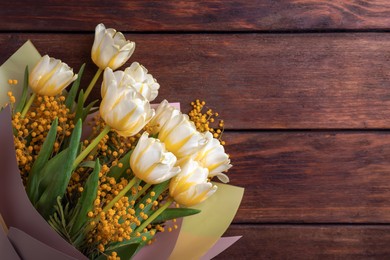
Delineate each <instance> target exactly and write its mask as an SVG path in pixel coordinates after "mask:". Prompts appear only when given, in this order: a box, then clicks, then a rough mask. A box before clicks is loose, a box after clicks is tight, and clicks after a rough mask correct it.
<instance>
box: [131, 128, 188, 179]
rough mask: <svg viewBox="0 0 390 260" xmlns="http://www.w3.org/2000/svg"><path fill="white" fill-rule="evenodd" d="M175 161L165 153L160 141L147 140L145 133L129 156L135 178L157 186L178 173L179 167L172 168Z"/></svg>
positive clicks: (170, 154)
mask: <svg viewBox="0 0 390 260" xmlns="http://www.w3.org/2000/svg"><path fill="white" fill-rule="evenodd" d="M176 160H177V159H176V157H175V155H173V154H172V153H170V152H167V150H166V149H165V146H164V144H163V143H161V142H160V140H158V139H156V138H148V134H147V133H146V132H145V133H143V134H142V136H141V138H140V139H139V141H138V143H137V146H136V147H135V149H134V151H133V153H132V154H131V157H130V166H131V169H132V170H133V172H134V174H135V176H137V177H138V178H140V179H141V180H143V181H145V182H146V183H149V184H158V183H161V182H164V181H166V180H169V179H170V178H172V177H173V176H175V175H177V174H178V173H179V172H180V167H174V166H175V164H176Z"/></svg>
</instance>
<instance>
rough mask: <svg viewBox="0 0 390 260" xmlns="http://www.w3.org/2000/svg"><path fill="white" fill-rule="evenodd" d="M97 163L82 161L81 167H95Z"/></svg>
mask: <svg viewBox="0 0 390 260" xmlns="http://www.w3.org/2000/svg"><path fill="white" fill-rule="evenodd" d="M95 165H96V163H95V162H94V161H85V162H82V163H80V165H79V167H88V168H92V169H93V168H95Z"/></svg>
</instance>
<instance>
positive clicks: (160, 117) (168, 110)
mask: <svg viewBox="0 0 390 260" xmlns="http://www.w3.org/2000/svg"><path fill="white" fill-rule="evenodd" d="M179 114H181V112H180V111H179V110H178V109H176V108H174V107H173V106H171V105H170V104H169V103H168V101H167V100H163V101H162V102H161V103H160V105H159V106H158V107H157V110H156V115H155V116H154V117H153V118H152V120H151V121H150V125H151V126H153V134H157V133H158V132H160V130H161V127H162V126H163V125H164V124H165V123H166V122H167V121H169V120H171V119H172V118H173V117H174V116H177V115H179Z"/></svg>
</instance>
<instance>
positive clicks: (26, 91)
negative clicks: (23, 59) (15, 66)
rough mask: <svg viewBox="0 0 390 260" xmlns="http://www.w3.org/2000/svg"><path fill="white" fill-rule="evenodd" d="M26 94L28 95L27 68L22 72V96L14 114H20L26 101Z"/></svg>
mask: <svg viewBox="0 0 390 260" xmlns="http://www.w3.org/2000/svg"><path fill="white" fill-rule="evenodd" d="M27 93H28V66H26V69H25V70H24V82H23V92H22V96H21V97H20V101H19V103H18V106H17V107H16V109H15V113H17V112H22V110H23V108H24V105H25V104H26V101H27Z"/></svg>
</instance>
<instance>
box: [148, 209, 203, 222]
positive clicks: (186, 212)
mask: <svg viewBox="0 0 390 260" xmlns="http://www.w3.org/2000/svg"><path fill="white" fill-rule="evenodd" d="M200 212H201V211H200V210H199V209H191V208H177V209H176V208H168V209H166V210H164V211H163V212H162V213H161V214H160V215H159V216H158V217H157V218H155V219H154V220H153V221H152V224H159V223H163V222H165V221H167V220H171V219H174V218H181V217H187V216H191V215H195V214H198V213H200Z"/></svg>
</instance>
